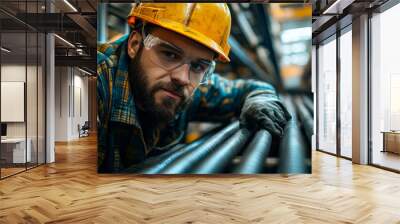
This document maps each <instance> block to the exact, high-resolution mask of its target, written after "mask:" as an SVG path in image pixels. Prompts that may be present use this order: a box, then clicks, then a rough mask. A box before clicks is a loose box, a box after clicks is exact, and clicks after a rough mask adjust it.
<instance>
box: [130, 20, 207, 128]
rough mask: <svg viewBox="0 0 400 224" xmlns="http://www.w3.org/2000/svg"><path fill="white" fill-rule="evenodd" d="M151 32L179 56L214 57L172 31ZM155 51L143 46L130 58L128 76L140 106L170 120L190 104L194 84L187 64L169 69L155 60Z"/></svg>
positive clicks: (160, 117) (154, 115)
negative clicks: (171, 46)
mask: <svg viewBox="0 0 400 224" xmlns="http://www.w3.org/2000/svg"><path fill="white" fill-rule="evenodd" d="M150 34H152V35H153V36H155V37H158V38H160V39H161V40H163V41H165V42H168V43H170V44H171V45H173V46H174V47H175V48H177V49H176V50H177V51H173V52H174V53H178V54H180V57H181V56H183V57H185V58H190V60H191V61H192V60H193V61H196V60H206V61H211V60H212V59H213V56H214V54H213V52H212V51H211V50H209V49H207V48H206V47H204V46H201V45H199V44H197V43H195V42H193V41H192V40H189V39H187V38H185V37H183V36H181V35H179V34H177V33H174V32H172V31H168V30H166V29H162V28H158V27H156V28H153V29H152V30H151V31H150ZM131 35H132V34H131ZM133 35H138V34H137V33H136V34H133ZM131 38H132V37H131ZM131 38H130V39H131ZM130 48H132V45H131V44H129V45H128V51H129V50H131V49H130ZM155 53H159V52H157V51H154V49H153V48H145V47H143V46H142V47H141V48H140V51H139V52H138V53H137V54H136V55H135V57H133V58H132V57H131V58H132V63H131V64H130V66H129V67H130V68H129V73H130V74H129V76H130V77H131V78H132V82H131V83H133V90H134V95H135V100H136V101H138V105H139V106H140V107H141V109H142V110H144V111H145V112H148V113H151V114H149V115H150V116H151V117H156V118H159V119H160V120H162V121H169V120H171V119H173V117H174V115H175V114H176V113H177V112H178V111H179V110H180V109H182V107H183V106H184V105H186V104H187V103H189V101H190V98H191V95H192V93H193V91H194V90H195V87H196V86H197V83H194V82H193V80H190V78H189V69H190V65H188V64H183V65H182V66H180V67H177V68H175V69H173V70H171V71H169V70H167V69H165V68H164V67H162V66H160V65H159V64H157V63H154V61H155V60H154V59H153V58H154V54H155ZM169 53H171V52H169Z"/></svg>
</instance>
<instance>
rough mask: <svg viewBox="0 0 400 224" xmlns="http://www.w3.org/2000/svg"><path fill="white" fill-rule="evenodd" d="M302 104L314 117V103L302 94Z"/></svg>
mask: <svg viewBox="0 0 400 224" xmlns="http://www.w3.org/2000/svg"><path fill="white" fill-rule="evenodd" d="M303 102H304V105H305V106H306V107H307V109H308V111H310V113H311V117H314V103H313V101H312V100H311V99H310V98H308V97H307V96H303Z"/></svg>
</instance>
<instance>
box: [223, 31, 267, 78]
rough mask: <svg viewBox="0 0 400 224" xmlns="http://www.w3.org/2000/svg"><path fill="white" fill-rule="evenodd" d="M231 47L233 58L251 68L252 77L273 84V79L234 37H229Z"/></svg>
mask: <svg viewBox="0 0 400 224" xmlns="http://www.w3.org/2000/svg"><path fill="white" fill-rule="evenodd" d="M229 45H231V52H232V56H233V57H235V58H236V59H237V60H238V61H239V62H240V63H242V64H243V65H245V66H246V67H247V68H249V69H250V70H251V72H252V75H254V76H255V77H256V78H258V79H261V80H263V81H268V82H271V77H270V76H269V75H268V74H267V72H265V71H264V70H263V69H262V68H261V67H260V66H259V65H258V64H257V63H256V62H254V61H253V60H252V59H251V57H250V56H249V55H248V54H247V53H246V51H245V50H244V48H243V47H242V46H241V45H240V43H239V42H238V41H237V40H236V39H235V38H234V37H233V36H230V37H229Z"/></svg>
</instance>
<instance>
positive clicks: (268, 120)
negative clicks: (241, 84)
mask: <svg viewBox="0 0 400 224" xmlns="http://www.w3.org/2000/svg"><path fill="white" fill-rule="evenodd" d="M290 119H291V116H290V114H289V112H288V111H287V110H286V108H285V106H284V105H283V104H282V102H281V101H279V99H277V98H275V97H273V98H271V96H270V95H266V94H260V95H257V96H251V97H247V99H246V100H245V102H244V105H243V107H242V111H241V114H240V124H241V125H242V126H246V127H247V128H249V129H257V128H262V129H266V130H267V131H269V132H270V133H271V134H272V135H274V136H278V137H282V136H283V130H284V128H285V125H286V123H287V122H288V120H290Z"/></svg>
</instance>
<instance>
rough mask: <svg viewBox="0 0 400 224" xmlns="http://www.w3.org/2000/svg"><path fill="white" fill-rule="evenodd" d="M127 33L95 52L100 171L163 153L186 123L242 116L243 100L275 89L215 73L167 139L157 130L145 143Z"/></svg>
mask: <svg viewBox="0 0 400 224" xmlns="http://www.w3.org/2000/svg"><path fill="white" fill-rule="evenodd" d="M127 39H128V35H125V36H123V37H121V38H120V39H119V40H117V41H115V42H113V43H108V44H104V45H101V46H99V47H98V49H97V74H98V77H97V101H98V119H99V120H98V123H99V125H98V171H99V172H101V173H103V172H123V171H124V170H125V169H126V168H128V167H130V166H131V165H133V164H136V163H139V162H142V161H143V160H145V159H146V157H147V156H148V154H149V152H150V151H152V150H154V149H159V150H165V149H168V148H170V147H172V146H173V145H176V144H178V143H179V142H180V141H182V139H183V136H184V133H185V130H186V128H187V124H188V122H189V121H218V122H221V121H228V120H230V119H232V118H233V117H235V116H236V117H238V116H239V115H240V111H241V107H242V104H243V102H244V101H245V99H246V97H251V96H254V95H258V94H268V95H269V96H270V97H271V98H277V95H276V92H275V90H274V88H273V87H272V86H271V85H270V84H268V83H265V82H259V81H255V80H228V79H225V78H223V77H221V76H219V75H217V74H213V75H212V77H211V79H210V80H209V82H208V84H207V85H202V86H200V87H199V88H198V89H196V90H195V93H194V95H193V101H192V103H191V104H190V106H189V107H188V108H187V109H186V110H185V111H181V112H180V113H179V114H177V116H176V119H175V120H174V121H173V122H171V123H170V124H169V127H168V129H169V130H170V131H169V132H168V134H167V135H163V136H162V139H160V138H159V137H160V136H159V135H157V132H155V134H154V138H153V139H152V140H151V141H147V142H146V141H145V139H144V137H143V130H142V128H141V126H140V122H139V121H138V117H137V113H136V107H135V101H134V97H133V93H132V91H131V86H130V84H129V78H128V63H129V62H130V59H129V56H128V54H127Z"/></svg>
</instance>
